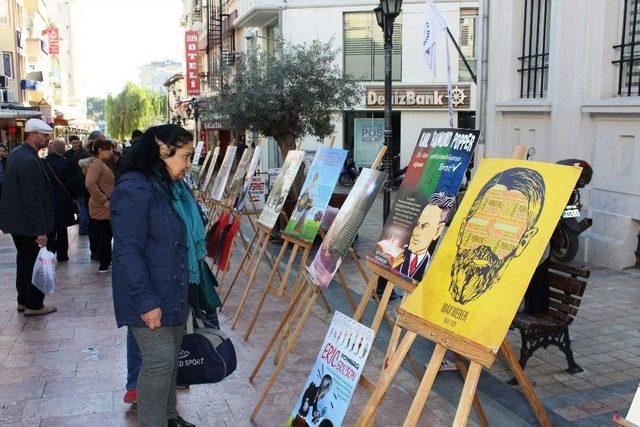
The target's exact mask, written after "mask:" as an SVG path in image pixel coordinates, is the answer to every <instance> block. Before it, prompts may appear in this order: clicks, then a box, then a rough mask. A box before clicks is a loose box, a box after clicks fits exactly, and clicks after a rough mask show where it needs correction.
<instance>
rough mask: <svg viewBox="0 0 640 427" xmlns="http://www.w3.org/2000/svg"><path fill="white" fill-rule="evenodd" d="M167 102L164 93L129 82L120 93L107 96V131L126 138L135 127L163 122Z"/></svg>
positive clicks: (119, 137)
mask: <svg viewBox="0 0 640 427" xmlns="http://www.w3.org/2000/svg"><path fill="white" fill-rule="evenodd" d="M166 102H167V101H166V97H165V96H164V95H162V94H159V93H156V92H152V91H148V90H146V89H144V88H141V87H139V86H136V85H135V84H134V83H132V82H127V84H126V85H125V87H124V89H123V90H122V92H120V93H119V94H118V95H116V96H113V95H111V94H109V95H108V96H107V100H106V103H105V107H104V112H105V120H106V122H107V132H108V133H109V134H110V135H111V137H112V138H115V139H117V140H124V139H127V138H129V136H130V135H131V132H132V131H133V130H135V129H140V130H143V129H144V128H146V127H148V126H151V125H154V124H157V123H161V122H163V121H164V119H165V114H166V108H167V104H166Z"/></svg>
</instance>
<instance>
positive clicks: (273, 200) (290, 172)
mask: <svg viewBox="0 0 640 427" xmlns="http://www.w3.org/2000/svg"><path fill="white" fill-rule="evenodd" d="M303 157H304V151H302V150H290V151H289V153H288V154H287V157H286V158H285V159H284V163H283V164H282V168H280V174H279V175H278V177H277V178H276V180H275V182H274V183H273V185H272V187H271V192H270V193H269V198H268V199H267V202H266V203H265V205H264V208H263V209H262V213H261V214H260V218H258V222H259V223H260V224H262V225H264V226H265V227H267V228H269V229H272V228H273V226H274V225H276V221H277V220H278V216H280V211H281V210H282V206H284V202H285V200H286V199H287V195H288V194H289V190H291V185H292V184H293V181H294V180H295V179H296V175H297V174H298V169H300V164H302V159H303Z"/></svg>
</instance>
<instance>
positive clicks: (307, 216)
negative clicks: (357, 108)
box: [284, 147, 347, 242]
mask: <svg viewBox="0 0 640 427" xmlns="http://www.w3.org/2000/svg"><path fill="white" fill-rule="evenodd" d="M346 158H347V150H342V149H339V148H327V147H322V148H320V149H319V150H318V151H317V152H316V155H315V157H314V158H313V162H312V163H311V166H310V167H309V168H308V169H307V171H308V172H307V178H306V179H305V181H304V184H303V185H302V190H301V191H300V196H299V197H298V202H297V203H296V206H295V207H294V208H293V213H292V214H291V219H290V220H289V222H288V223H287V226H286V227H285V229H284V232H285V233H286V234H288V235H290V236H294V237H296V238H298V239H301V240H304V241H306V242H313V241H314V239H315V238H316V234H317V233H318V230H319V229H320V222H321V221H322V214H323V213H324V211H325V209H326V208H327V206H328V205H329V200H330V199H331V196H332V194H333V189H334V188H335V186H336V184H337V182H338V177H339V176H340V171H341V170H342V165H343V164H344V160H345V159H346Z"/></svg>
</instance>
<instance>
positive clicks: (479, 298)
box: [401, 159, 580, 351]
mask: <svg viewBox="0 0 640 427" xmlns="http://www.w3.org/2000/svg"><path fill="white" fill-rule="evenodd" d="M579 175H580V169H579V168H575V167H571V166H560V165H554V164H547V163H538V162H530V161H524V160H507V159H485V160H483V161H482V163H481V164H480V166H479V168H478V170H477V171H476V173H475V175H474V178H473V180H472V182H471V185H470V187H469V189H468V190H467V192H466V195H465V197H464V199H463V201H462V203H461V205H460V207H459V208H458V211H457V212H456V215H455V217H454V219H453V222H452V223H451V226H450V227H449V230H448V231H447V234H446V235H445V237H444V240H443V241H442V244H441V246H440V248H439V249H438V252H437V253H436V254H435V255H434V258H433V261H432V265H431V267H430V268H429V269H428V270H427V272H426V274H425V276H424V278H423V279H422V282H420V284H419V285H418V287H417V288H416V290H415V291H413V293H412V294H411V295H409V297H408V298H406V299H405V301H404V302H403V304H402V306H401V308H402V309H403V310H405V311H406V312H408V313H409V314H413V315H415V316H417V317H420V318H422V319H424V320H426V321H428V322H430V323H432V324H434V325H436V326H439V327H442V328H445V329H447V330H449V331H451V332H454V333H455V334H457V335H459V336H461V337H464V338H467V339H469V340H471V341H473V342H475V343H478V344H480V345H482V346H484V347H487V348H488V349H490V350H496V351H497V349H498V348H499V346H500V343H501V342H502V340H503V339H504V337H505V335H506V333H507V330H508V328H509V325H510V324H511V321H512V319H513V317H514V315H515V313H516V310H517V308H518V305H519V304H520V301H521V300H522V298H523V296H524V293H525V291H526V289H527V285H528V284H529V281H530V280H531V276H532V275H533V272H534V270H535V268H536V266H537V265H538V263H539V261H540V258H541V257H542V255H543V253H544V250H545V248H546V246H547V244H548V242H549V239H550V238H551V234H552V233H553V230H554V229H555V227H556V225H557V223H558V220H559V219H560V216H561V215H562V211H563V209H564V207H565V205H566V203H567V200H569V195H570V194H571V191H572V189H573V187H574V185H575V183H576V181H577V180H578V177H579Z"/></svg>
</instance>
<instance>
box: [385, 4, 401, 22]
mask: <svg viewBox="0 0 640 427" xmlns="http://www.w3.org/2000/svg"><path fill="white" fill-rule="evenodd" d="M380 5H381V6H382V12H384V15H385V16H386V17H389V18H391V19H395V17H396V16H398V15H400V10H401V9H402V0H380Z"/></svg>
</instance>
